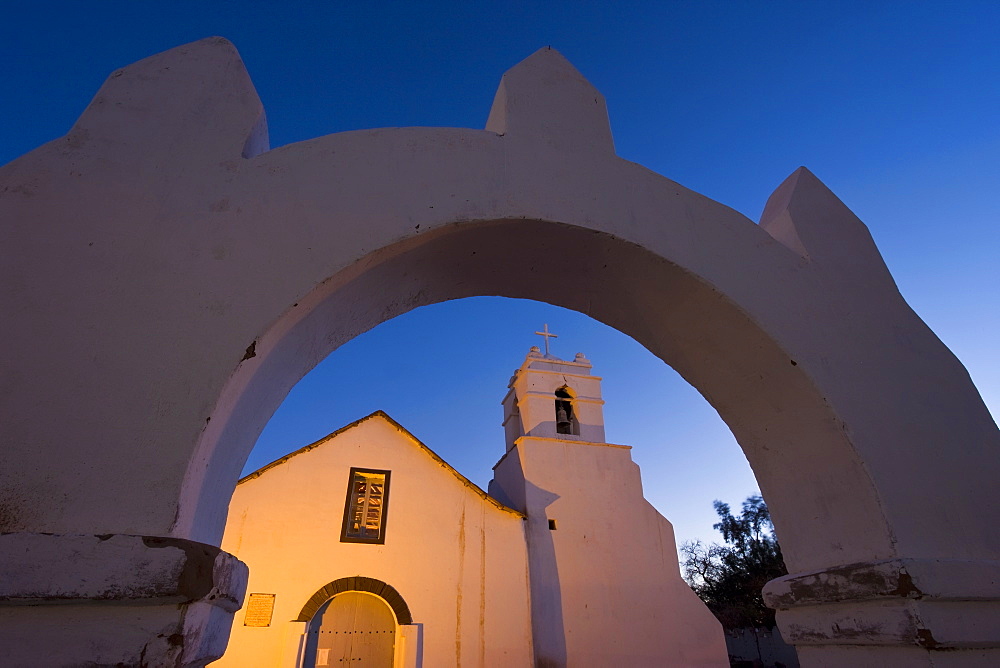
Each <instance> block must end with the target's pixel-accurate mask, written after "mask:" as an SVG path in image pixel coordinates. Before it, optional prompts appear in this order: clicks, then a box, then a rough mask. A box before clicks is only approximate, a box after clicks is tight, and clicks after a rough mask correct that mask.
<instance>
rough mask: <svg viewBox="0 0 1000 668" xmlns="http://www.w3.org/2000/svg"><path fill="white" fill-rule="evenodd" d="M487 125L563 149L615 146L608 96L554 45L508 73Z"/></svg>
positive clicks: (517, 137) (610, 148)
mask: <svg viewBox="0 0 1000 668" xmlns="http://www.w3.org/2000/svg"><path fill="white" fill-rule="evenodd" d="M486 129H487V130H490V131H492V132H496V133H497V134H501V135H504V136H507V137H510V138H512V139H514V140H516V141H523V140H526V139H527V140H532V141H537V142H542V143H545V144H548V145H550V146H552V147H553V148H556V149H559V150H561V151H587V152H597V151H599V152H602V153H604V152H610V153H614V150H615V146H614V140H613V139H612V137H611V125H610V123H609V121H608V109H607V106H606V105H605V102H604V96H603V95H601V93H600V92H599V91H598V90H597V89H596V88H594V86H593V85H592V84H591V83H590V82H589V81H587V80H586V79H585V78H584V77H583V75H582V74H580V72H579V71H578V70H577V69H576V68H575V67H573V65H572V64H570V62H569V61H568V60H566V58H564V57H563V55H562V54H561V53H559V52H558V51H556V50H555V49H553V48H552V47H544V48H541V49H539V50H538V51H536V52H535V53H533V54H531V55H530V56H528V57H527V58H525V59H524V60H522V61H521V62H520V63H518V64H517V65H515V66H514V67H512V68H510V69H509V70H507V72H506V73H504V75H503V78H501V80H500V86H499V87H498V88H497V93H496V97H495V98H494V99H493V107H492V108H491V109H490V116H489V119H488V120H487V121H486Z"/></svg>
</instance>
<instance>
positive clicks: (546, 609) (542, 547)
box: [524, 481, 566, 668]
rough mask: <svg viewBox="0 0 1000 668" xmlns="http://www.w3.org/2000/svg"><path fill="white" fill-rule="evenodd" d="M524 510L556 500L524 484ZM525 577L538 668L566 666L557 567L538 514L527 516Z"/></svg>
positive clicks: (543, 519)
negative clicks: (526, 573) (526, 579)
mask: <svg viewBox="0 0 1000 668" xmlns="http://www.w3.org/2000/svg"><path fill="white" fill-rule="evenodd" d="M524 496H525V499H526V501H527V507H528V508H547V507H548V506H549V505H551V504H552V503H553V502H554V501H555V500H556V499H558V498H559V495H558V494H553V493H552V492H549V491H547V490H544V489H542V488H541V487H539V486H538V485H535V484H533V483H531V482H528V481H525V483H524ZM528 555H529V557H528V558H529V562H528V578H529V580H530V582H531V630H532V635H533V636H534V645H535V665H536V666H538V668H549V667H550V666H565V665H566V627H565V624H564V623H563V609H562V590H561V588H560V586H559V567H558V565H557V564H556V549H555V545H554V544H553V541H552V530H551V529H549V523H548V519H547V518H546V517H545V516H543V515H542V514H541V513H535V516H530V515H529V517H528Z"/></svg>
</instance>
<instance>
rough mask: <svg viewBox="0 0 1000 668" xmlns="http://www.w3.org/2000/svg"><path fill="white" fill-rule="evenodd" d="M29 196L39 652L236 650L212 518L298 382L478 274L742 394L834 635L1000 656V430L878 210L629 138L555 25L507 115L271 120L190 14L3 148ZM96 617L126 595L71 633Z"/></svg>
mask: <svg viewBox="0 0 1000 668" xmlns="http://www.w3.org/2000/svg"><path fill="white" fill-rule="evenodd" d="M0 221H2V230H3V239H4V243H3V244H0V253H2V254H3V260H2V261H0V281H2V283H3V284H4V285H5V286H8V289H6V290H4V291H3V292H2V294H0V304H2V312H3V313H4V314H5V316H4V324H3V327H2V332H3V341H4V345H3V346H0V355H2V359H0V368H2V369H4V374H3V375H2V376H0V414H2V416H3V423H4V439H5V441H6V443H5V444H4V448H5V453H6V454H5V463H4V466H2V467H0V485H2V486H0V523H2V526H0V531H6V532H12V533H7V534H4V535H2V536H0V562H2V563H6V564H8V566H7V568H8V569H9V570H10V571H11V573H12V575H13V577H9V578H3V579H0V581H2V583H3V584H2V585H0V601H2V602H4V603H6V606H5V607H0V614H3V615H5V616H6V617H5V619H6V620H7V623H6V624H0V628H3V629H4V630H3V631H0V636H3V637H5V636H6V634H8V633H10V634H15V635H17V636H18V638H19V641H18V643H16V644H15V645H16V646H17V647H18V648H19V649H18V651H19V652H21V653H22V654H21V655H20V656H21V658H22V659H24V661H25V662H26V663H32V661H33V660H35V662H37V658H38V657H39V656H44V657H47V658H49V659H51V657H52V652H53V651H60V652H63V653H64V654H65V656H66V657H68V658H67V661H68V660H69V658H73V659H74V660H84V659H87V660H91V661H96V662H114V661H118V660H122V661H125V662H126V663H127V662H129V661H131V660H133V659H135V658H136V657H139V656H140V655H142V656H145V657H147V658H148V657H150V656H153V657H162V661H163V662H164V663H163V664H162V665H175V664H176V665H196V664H197V663H198V662H199V661H203V660H204V659H205V658H207V657H210V656H211V655H212V654H213V653H218V651H219V650H220V647H221V646H224V640H225V633H226V631H225V629H228V623H229V619H230V616H231V614H232V610H233V609H234V607H233V606H234V605H235V603H234V602H235V601H236V600H238V599H239V598H240V597H241V596H242V592H241V591H240V578H241V571H240V565H238V563H233V561H234V560H232V559H231V558H229V557H227V555H225V554H224V553H221V554H220V553H218V550H217V549H216V550H215V551H214V552H213V551H212V549H211V548H208V547H207V546H204V545H199V542H200V543H208V544H217V543H218V541H219V538H220V536H221V532H222V522H223V521H224V518H225V514H226V505H227V503H228V499H229V497H230V495H231V493H232V489H233V487H234V485H235V482H236V480H237V477H238V474H239V471H240V468H241V466H242V464H243V462H244V460H245V458H246V456H247V454H248V453H249V451H250V449H251V448H252V446H253V444H254V442H255V440H256V437H257V435H258V433H259V432H260V430H261V429H262V428H263V425H264V424H265V423H266V421H267V420H268V419H269V417H270V416H271V414H272V413H273V411H274V410H275V409H276V408H277V406H278V404H279V403H280V402H281V400H282V399H283V398H284V396H285V394H286V393H287V391H288V390H289V389H290V388H291V386H292V385H293V384H294V383H295V382H296V381H297V380H298V379H299V378H300V377H301V376H302V375H303V374H305V373H306V372H308V371H309V369H311V368H312V366H314V365H315V364H316V363H317V362H319V361H320V360H321V359H322V358H323V357H325V356H326V355H327V354H328V353H329V352H330V351H332V350H334V349H335V348H336V347H337V346H339V345H340V344H342V343H343V342H345V341H347V340H349V339H350V338H352V337H354V336H356V335H358V334H360V333H362V332H364V331H366V330H368V329H369V328H371V327H373V326H375V325H377V324H378V323H380V322H383V321H384V320H386V319H388V318H391V317H393V316H395V315H399V314H401V313H404V312H406V311H408V310H410V309H412V308H415V307H417V306H420V305H425V304H431V303H435V302H440V301H444V300H448V299H457V298H461V297H467V296H475V295H503V296H509V297H524V298H530V299H536V300H541V301H546V302H549V303H552V304H558V305H560V306H564V307H567V308H571V309H575V310H578V311H581V312H583V313H587V314H588V315H591V316H592V317H594V318H596V319H598V320H601V321H602V322H605V323H607V324H609V325H611V326H614V327H615V328H617V329H619V330H620V331H622V332H624V333H626V334H628V335H630V336H632V337H633V338H635V339H636V340H637V341H639V342H640V343H642V344H643V345H644V346H646V347H647V348H648V349H649V350H650V351H652V352H653V353H654V354H656V355H657V356H659V357H660V358H661V359H663V360H664V361H665V362H667V363H668V364H670V365H671V366H672V367H674V368H675V369H676V370H677V371H678V372H679V373H681V375H683V376H684V377H685V378H686V379H687V380H688V381H689V382H691V383H692V384H693V385H694V386H695V387H696V388H698V390H699V391H700V392H701V393H702V394H703V395H704V396H705V397H706V399H707V400H708V401H709V402H710V403H711V404H712V405H713V406H714V407H715V408H716V409H717V410H718V412H719V414H720V415H721V416H722V418H723V419H724V420H725V421H726V423H727V424H728V425H729V427H730V428H731V429H732V431H733V433H734V434H735V436H736V438H737V440H738V442H739V443H740V445H741V446H742V448H743V450H744V452H745V453H746V455H747V458H748V459H749V461H750V464H751V466H752V468H753V470H754V473H755V474H756V476H757V479H758V481H759V483H760V485H761V490H762V492H763V493H764V495H765V497H766V499H767V501H768V504H769V507H770V508H771V511H772V514H773V517H774V520H775V524H776V526H777V530H778V533H779V536H780V538H781V541H782V546H783V549H784V552H785V557H786V561H787V563H788V566H789V569H790V571H791V572H792V573H793V575H791V576H789V577H788V578H784V579H783V580H782V581H777V582H775V583H772V584H771V585H770V592H769V601H771V602H772V603H773V604H774V605H776V606H777V607H778V608H779V610H780V611H779V616H778V617H779V623H780V624H781V626H782V629H783V633H784V634H785V636H786V637H787V638H790V639H791V641H792V642H794V643H795V644H797V645H798V647H799V651H800V657H801V658H802V660H803V664H804V665H814V666H820V665H835V664H838V663H843V664H853V665H866V662H867V663H870V664H882V665H889V664H896V665H898V664H900V663H901V662H902V663H909V664H910V665H931V663H932V661H933V662H939V661H942V660H945V659H946V658H947V659H948V660H956V661H958V660H961V661H973V660H980V661H984V662H986V661H990V660H996V659H997V656H998V655H997V652H998V650H997V649H996V648H998V647H1000V630H998V629H1000V623H998V619H1000V613H997V609H998V600H1000V562H998V559H1000V535H998V534H997V532H996V531H995V528H994V527H996V526H997V525H998V524H1000V517H998V515H1000V491H998V490H1000V486H998V485H997V484H996V481H997V480H998V479H1000V456H998V453H1000V449H998V446H1000V435H998V431H997V427H996V424H995V423H994V422H993V421H992V419H991V417H990V415H989V413H988V411H987V410H986V408H985V406H984V404H983V402H982V400H981V398H980V397H979V394H978V392H977V391H976V389H975V387H974V386H973V384H972V382H971V380H970V379H969V376H968V374H967V372H966V371H965V369H964V368H963V367H962V365H961V364H960V362H959V361H958V360H957V359H956V358H955V357H954V356H953V355H952V354H951V353H950V351H948V350H947V348H945V346H944V345H943V344H942V343H941V342H940V340H938V339H937V337H935V336H934V334H933V333H932V332H931V331H930V330H929V329H928V328H927V327H926V325H924V323H923V322H922V321H921V320H920V319H919V317H917V316H916V314H914V313H913V311H912V310H911V309H910V308H909V307H908V306H907V304H906V303H905V301H904V300H903V299H902V297H901V296H900V294H899V292H898V290H897V289H896V286H895V284H894V283H893V280H892V277H891V276H890V274H889V272H888V270H887V269H886V267H885V265H884V263H883V261H882V259H881V257H880V255H879V253H878V250H877V249H876V248H875V246H874V243H873V242H872V239H871V237H870V235H869V233H868V231H867V229H866V228H865V226H864V225H863V224H862V223H861V222H860V221H859V220H858V219H857V218H856V217H855V216H854V215H853V214H852V213H851V212H850V211H849V210H848V209H847V207H845V206H844V205H843V204H842V203H841V202H840V201H839V200H838V199H837V198H836V197H835V196H834V195H833V194H832V193H831V192H830V191H829V190H828V189H826V187H825V186H824V185H823V184H822V183H820V182H819V180H818V179H816V177H814V176H813V175H812V174H811V173H809V172H808V171H807V170H805V169H804V168H802V169H799V170H797V171H796V172H795V173H793V174H792V175H791V176H790V177H789V178H788V179H787V180H786V181H785V182H784V183H783V184H782V185H781V186H780V187H779V188H778V189H777V190H776V191H775V193H774V194H773V195H772V196H771V198H770V200H769V202H768V205H767V208H766V210H765V212H764V215H763V217H762V220H761V222H760V224H759V225H757V224H754V223H753V222H752V221H750V220H749V219H747V218H746V217H744V216H742V215H741V214H739V213H737V212H735V211H733V210H731V209H729V208H727V207H725V206H723V205H721V204H718V203H716V202H714V201H712V200H710V199H707V198H705V197H703V196H701V195H698V194H697V193H694V192H692V191H690V190H688V189H686V188H684V187H682V186H680V185H678V184H676V183H674V182H672V181H669V180H668V179H666V178H664V177H662V176H660V175H658V174H655V173H653V172H650V171H649V170H647V169H645V168H643V167H641V166H639V165H636V164H633V163H630V162H627V161H625V160H622V159H620V158H618V157H617V156H616V155H615V153H614V147H613V144H612V139H611V134H610V129H609V124H608V120H607V115H606V110H605V106H604V101H603V98H602V97H601V95H600V94H599V93H598V92H597V91H596V90H594V89H593V87H592V86H590V84H589V83H588V82H586V81H585V80H584V79H583V78H582V77H581V76H580V74H579V73H578V72H577V71H576V70H575V69H573V68H572V66H571V65H569V63H567V62H566V61H565V60H564V59H563V58H562V57H561V56H559V55H558V54H557V53H556V52H555V51H552V50H551V49H543V50H541V51H539V52H538V53H536V54H535V55H533V56H531V57H530V58H528V59H527V60H525V61H524V62H522V63H521V64H519V65H517V66H516V67H514V68H513V69H512V70H510V71H509V72H508V73H507V74H506V75H505V76H504V79H503V81H502V82H501V85H500V88H499V90H498V92H497V97H496V100H495V102H494V105H493V109H492V111H491V113H490V116H489V120H488V122H487V127H486V130H469V129H454V128H394V129H381V130H361V131H355V132H347V133H340V134H336V135H330V136H326V137H320V138H317V139H313V140H309V141H305V142H301V143H298V144H293V145H290V146H285V147H281V148H278V149H275V150H271V151H268V150H267V130H266V123H265V121H264V112H263V109H262V107H261V104H260V101H259V100H258V98H257V96H256V93H255V92H254V90H253V86H252V84H251V82H250V80H249V77H248V75H247V73H246V71H245V69H244V68H243V65H242V63H241V61H240V59H239V56H238V54H237V53H236V51H235V49H234V48H233V46H232V45H231V44H230V43H229V42H227V41H226V40H223V39H221V38H212V39H208V40H203V41H200V42H196V43H194V44H189V45H186V46H183V47H179V48H176V49H173V50H171V51H168V52H165V53H163V54H159V55H156V56H153V57H150V58H147V59H146V60H143V61H141V62H139V63H136V64H134V65H131V66H129V67H127V68H124V69H122V70H119V71H117V72H115V73H113V74H112V75H111V77H109V79H108V80H107V82H106V83H105V84H104V86H102V88H101V89H100V91H99V92H98V94H97V96H96V97H95V99H94V101H93V102H92V103H91V104H90V106H89V107H88V108H87V110H86V111H85V112H84V114H83V115H82V116H81V117H80V119H79V121H78V122H77V123H76V125H75V126H74V127H73V129H72V130H71V131H70V133H69V134H68V135H67V136H66V137H64V138H61V139H57V140H55V141H53V142H50V143H48V144H46V145H44V146H42V147H40V148H38V149H36V150H35V151H32V152H31V153H29V154H27V155H25V156H23V157H22V158H20V159H18V160H16V161H14V162H12V163H10V164H8V165H6V166H4V167H2V168H0ZM567 281H569V282H571V283H572V284H573V286H574V289H573V290H566V289H565V285H566V282H567ZM649 482H650V483H652V484H655V481H649ZM95 535H96V536H95ZM143 537H145V538H143ZM192 541H198V542H192ZM26 546H27V547H28V548H30V550H29V552H30V558H29V557H26V556H24V555H25V554H28V553H29V552H26V551H25V550H26ZM164 548H167V549H164ZM31 550H33V551H31ZM80 554H84V555H89V557H88V558H83V559H81V558H80V557H79V556H78V555H80ZM164 554H168V557H169V558H168V557H164V556H163V555H164ZM73 555H77V556H73ZM161 557H162V558H163V559H162V561H163V564H161V565H160V566H156V564H157V563H159V562H158V561H157V559H160V558H161ZM39 563H41V564H43V566H45V565H47V568H48V572H49V573H56V574H57V575H46V576H44V577H43V576H42V575H40V574H39V569H38V567H36V566H33V564H39ZM150 563H152V564H153V565H152V566H150V565H148V564H150ZM139 564H145V565H144V566H142V567H141V568H140V566H139ZM140 571H141V572H140ZM109 573H110V575H109ZM178 574H179V575H178ZM102 577H103V578H105V580H101V578H102ZM115 578H118V579H119V580H120V579H122V578H124V579H125V580H127V582H126V584H128V585H129V586H118V585H107V586H104V585H102V584H101V582H105V581H106V582H112V583H114V582H117V580H115ZM129 578H131V579H129ZM95 583H96V584H95ZM107 600H113V601H115V602H116V604H117V605H115V606H109V605H103V604H102V603H101V602H103V601H107ZM56 601H58V602H61V603H64V604H65V603H67V602H69V603H70V605H61V606H54V605H53V606H46V605H41V606H40V607H39V604H42V603H52V602H56ZM179 602H180V603H182V604H183V605H181V606H180V611H178V605H177V604H178V603H179ZM25 603H33V605H32V606H31V607H24V604H25ZM130 606H131V607H130ZM136 606H138V607H136ZM139 609H141V611H142V615H144V616H143V617H142V619H143V620H145V621H143V622H141V623H136V624H133V625H132V626H130V627H128V629H127V630H123V628H122V627H121V626H120V625H119V624H118V620H120V619H121V615H124V614H125V612H122V611H129V610H139ZM136 614H138V613H136ZM74 615H76V616H77V617H74ZM116 615H117V616H116ZM67 619H70V620H77V621H79V620H81V619H87V620H92V621H91V622H90V624H91V625H94V624H97V625H98V626H96V627H94V626H87V624H84V623H82V622H81V623H79V624H77V627H78V628H80V629H81V630H80V632H79V633H80V636H79V638H76V639H75V640H74V638H73V637H70V638H65V637H62V636H60V638H61V644H60V645H59V647H58V649H54V648H53V640H52V638H53V637H54V635H53V634H55V633H56V632H57V631H56V629H57V628H62V627H60V625H65V623H66V620H67ZM137 629H138V630H137ZM165 629H166V630H165ZM170 629H173V631H172V632H168V631H170ZM15 645H12V644H11V643H7V646H15ZM83 648H86V649H83ZM942 649H947V650H949V651H948V652H946V653H942V652H940V651H939V650H942ZM81 652H88V653H89V655H88V656H86V657H85V656H83V655H81ZM115 657H123V658H115ZM17 659H18V657H14V658H13V659H12V660H15V661H16V660H17ZM112 659H113V660H112ZM170 662H172V663H170ZM934 665H940V664H939V663H934Z"/></svg>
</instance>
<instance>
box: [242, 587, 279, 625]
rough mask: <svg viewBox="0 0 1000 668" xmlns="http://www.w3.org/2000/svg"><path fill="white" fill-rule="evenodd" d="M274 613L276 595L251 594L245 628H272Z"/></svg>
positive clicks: (245, 617) (244, 617)
mask: <svg viewBox="0 0 1000 668" xmlns="http://www.w3.org/2000/svg"><path fill="white" fill-rule="evenodd" d="M273 612H274V594H250V597H249V598H248V599H247V612H246V615H244V616H243V626H270V625H271V613H273Z"/></svg>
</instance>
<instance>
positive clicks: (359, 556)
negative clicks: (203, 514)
mask: <svg viewBox="0 0 1000 668" xmlns="http://www.w3.org/2000/svg"><path fill="white" fill-rule="evenodd" d="M279 462H280V463H278V464H277V465H275V466H273V467H270V468H268V467H265V469H263V470H262V472H261V473H260V474H259V476H258V475H257V474H251V475H250V476H248V477H247V478H246V479H244V481H243V482H242V483H241V484H240V485H238V486H237V487H236V491H235V493H234V494H233V500H232V502H231V503H230V506H229V521H228V523H227V525H226V533H225V536H224V537H223V541H222V546H223V549H224V550H226V551H228V552H231V553H233V554H234V555H236V556H238V557H239V558H240V559H241V560H242V561H244V562H246V563H247V565H248V566H249V567H250V581H249V585H248V591H250V592H262V593H273V594H276V598H275V604H274V617H273V619H274V622H273V623H272V625H271V626H270V627H266V628H263V627H247V626H244V625H243V621H244V620H243V616H244V613H242V612H241V613H237V614H236V616H235V619H234V623H233V632H232V637H231V640H230V645H229V650H228V651H227V653H226V655H225V656H224V657H223V658H222V659H221V660H220V661H218V662H217V663H215V664H213V665H218V666H249V665H261V666H263V665H269V666H294V665H295V664H294V663H293V664H289V663H283V662H282V656H284V655H286V654H287V647H288V645H289V644H296V643H297V642H298V635H297V633H296V632H291V633H290V632H289V630H288V627H287V623H288V622H290V621H291V620H294V619H296V618H297V617H298V616H299V613H300V611H301V610H302V608H303V606H305V604H306V603H307V602H308V601H309V599H310V597H312V596H313V594H315V593H316V592H317V591H318V590H319V589H321V588H322V587H324V586H325V585H327V584H328V583H330V582H332V581H334V580H338V579H340V578H348V577H355V576H362V577H368V578H375V579H377V580H381V581H382V582H385V583H387V584H389V585H391V586H392V587H393V588H395V589H396V591H398V592H399V594H400V595H401V596H402V597H403V599H404V600H405V601H406V604H407V606H408V607H409V611H410V613H411V614H412V616H413V620H412V621H413V623H414V624H418V625H420V627H421V629H422V633H421V636H422V637H421V638H420V641H421V643H422V647H423V664H422V665H423V666H426V667H430V666H458V665H462V666H479V667H481V668H488V667H491V666H527V665H530V664H531V663H532V652H531V648H532V645H531V622H530V609H529V605H530V604H529V594H528V582H527V568H528V566H527V556H526V553H527V551H526V545H525V535H524V518H523V516H521V515H520V514H518V513H516V512H514V511H512V510H510V509H506V508H504V507H502V506H501V505H500V504H499V503H498V502H496V501H494V500H492V499H489V498H488V497H486V495H485V494H484V493H483V492H482V491H481V490H479V489H478V488H476V487H475V486H474V485H473V484H472V483H470V482H469V481H467V480H465V479H464V478H462V477H461V476H459V475H458V474H456V473H455V472H454V470H453V469H451V468H450V467H449V466H448V465H447V464H445V463H444V462H442V461H441V460H440V459H437V458H435V456H434V455H432V453H430V451H428V450H427V448H426V447H424V446H423V445H421V444H420V443H419V442H417V441H416V439H414V438H413V437H412V436H411V435H410V434H409V433H408V432H406V431H405V430H403V429H401V428H400V427H399V426H398V425H396V424H395V423H394V422H392V421H391V420H389V419H387V418H386V417H385V416H384V415H383V414H380V413H376V414H374V415H372V416H369V417H368V418H365V419H363V420H361V421H359V422H357V423H354V424H353V425H350V426H348V427H346V428H344V429H341V430H339V431H338V432H336V434H335V435H333V436H331V437H327V438H325V439H323V440H321V441H319V442H317V443H316V444H313V445H312V446H309V449H308V450H305V451H299V452H298V453H296V454H293V455H291V456H289V457H287V458H286V459H284V460H283V461H282V460H279ZM352 466H354V467H360V468H369V469H381V470H390V471H391V472H392V473H391V476H390V485H389V503H388V510H387V516H386V533H385V544H383V545H373V544H357V543H342V542H340V532H341V521H342V520H343V516H344V502H345V496H346V493H347V484H348V479H349V474H350V469H351V467H352ZM301 631H304V629H300V630H299V631H298V633H301ZM414 640H416V639H414ZM414 644H415V643H414ZM416 649H417V648H416V647H415V646H412V645H411V647H410V650H411V651H410V652H409V654H411V655H412V654H414V653H415V652H416ZM407 658H409V659H411V660H412V658H413V657H412V656H410V657H401V658H400V662H399V665H405V660H406V659H407ZM285 660H286V661H287V659H285Z"/></svg>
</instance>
